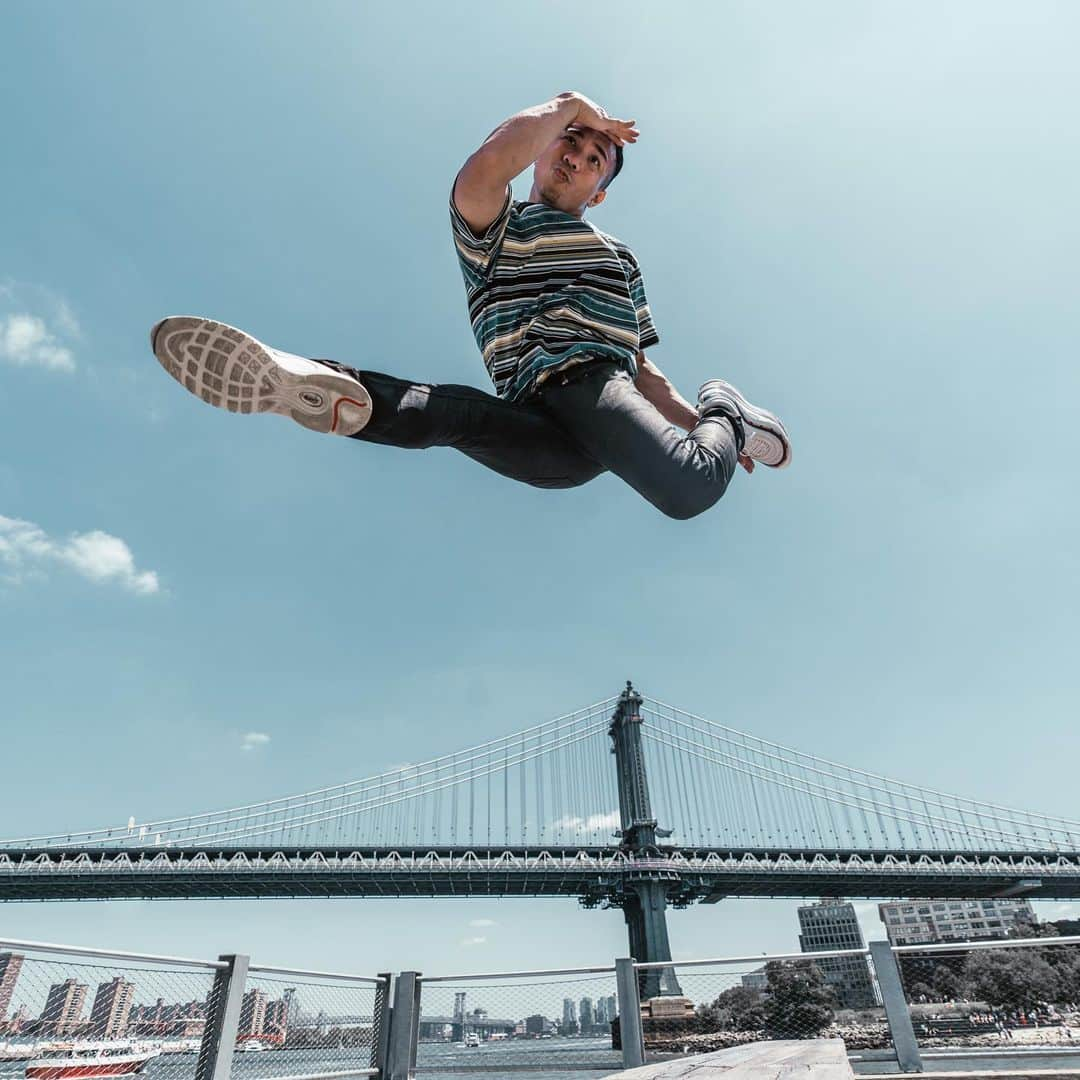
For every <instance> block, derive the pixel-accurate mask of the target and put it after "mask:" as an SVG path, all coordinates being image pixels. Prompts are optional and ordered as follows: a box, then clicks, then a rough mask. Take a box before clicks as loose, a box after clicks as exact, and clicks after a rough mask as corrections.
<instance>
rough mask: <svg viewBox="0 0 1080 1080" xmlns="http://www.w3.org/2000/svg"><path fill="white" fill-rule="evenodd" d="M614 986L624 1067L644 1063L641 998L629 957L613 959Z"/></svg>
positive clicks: (634, 1067)
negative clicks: (616, 995)
mask: <svg viewBox="0 0 1080 1080" xmlns="http://www.w3.org/2000/svg"><path fill="white" fill-rule="evenodd" d="M615 987H616V991H617V993H618V995H619V1039H620V1041H621V1042H622V1061H623V1068H624V1069H636V1068H637V1067H638V1066H639V1065H644V1064H645V1036H644V1033H643V1031H642V1027H641V998H640V997H639V996H638V981H637V972H636V971H635V970H634V961H633V959H632V958H631V957H629V956H627V957H623V958H622V959H620V960H616V961H615Z"/></svg>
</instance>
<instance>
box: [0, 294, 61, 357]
mask: <svg viewBox="0 0 1080 1080" xmlns="http://www.w3.org/2000/svg"><path fill="white" fill-rule="evenodd" d="M59 321H60V323H61V324H62V325H63V326H64V328H65V330H66V332H67V333H68V334H72V333H73V331H74V330H75V329H76V327H75V324H74V319H73V318H72V316H71V313H70V311H68V310H67V308H66V307H65V308H63V309H62V314H61V315H60V317H59ZM0 360H7V361H9V362H10V363H12V364H19V365H21V366H29V365H36V366H38V367H44V368H49V369H51V370H53V371H74V370H75V357H74V354H73V353H72V351H71V349H69V348H68V347H67V346H66V345H64V344H62V343H61V341H60V340H59V338H58V337H57V336H56V334H55V333H54V332H53V331H52V330H50V329H49V327H48V326H47V325H46V323H45V320H44V319H41V318H39V317H38V316H37V315H30V314H28V313H27V312H19V313H17V314H14V315H7V316H0Z"/></svg>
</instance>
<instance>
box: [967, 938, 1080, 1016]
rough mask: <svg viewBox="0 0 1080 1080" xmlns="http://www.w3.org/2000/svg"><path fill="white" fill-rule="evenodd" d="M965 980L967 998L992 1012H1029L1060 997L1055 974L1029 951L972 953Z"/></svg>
mask: <svg viewBox="0 0 1080 1080" xmlns="http://www.w3.org/2000/svg"><path fill="white" fill-rule="evenodd" d="M964 980H965V982H966V984H967V987H968V994H969V996H970V997H972V998H974V999H975V1000H977V1001H985V1002H986V1003H987V1004H988V1005H990V1006H991V1007H992V1008H995V1009H1001V1008H1011V1009H1031V1008H1033V1007H1034V1006H1036V1005H1039V1004H1041V1003H1043V1002H1046V1001H1058V1000H1060V997H1061V980H1060V979H1059V978H1058V975H1057V972H1056V971H1055V970H1054V969H1053V968H1052V967H1051V966H1050V964H1048V963H1047V962H1046V960H1045V959H1044V958H1043V957H1042V956H1039V955H1038V954H1037V953H1035V952H1034V951H1033V950H1031V949H1016V950H1009V951H1006V950H1000V951H999V950H988V951H986V952H973V953H971V955H970V956H969V957H968V959H967V963H966V964H965V965H964Z"/></svg>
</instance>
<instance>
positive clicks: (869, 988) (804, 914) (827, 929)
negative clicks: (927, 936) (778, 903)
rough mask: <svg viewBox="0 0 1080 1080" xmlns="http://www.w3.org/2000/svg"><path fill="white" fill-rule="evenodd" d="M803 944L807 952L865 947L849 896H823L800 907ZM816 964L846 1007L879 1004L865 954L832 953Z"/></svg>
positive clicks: (867, 1007)
mask: <svg viewBox="0 0 1080 1080" xmlns="http://www.w3.org/2000/svg"><path fill="white" fill-rule="evenodd" d="M799 928H800V931H801V933H800V934H799V948H800V949H801V950H802V951H803V952H804V953H815V952H832V951H834V950H838V949H865V948H866V944H865V942H864V941H863V936H862V930H861V929H860V928H859V920H858V918H857V917H856V915H855V908H854V906H853V905H852V904H850V903H848V902H847V901H846V900H821V901H819V902H818V903H816V904H806V905H805V906H803V907H800V908H799ZM815 964H816V966H817V968H818V970H819V971H820V972H821V974H822V975H823V976H824V977H825V981H826V983H828V985H829V988H830V989H831V990H832V992H833V994H834V995H835V997H836V1001H837V1004H838V1005H839V1006H840V1008H842V1009H869V1008H873V1006H874V1005H876V1004H877V997H876V995H875V993H874V982H873V979H871V977H870V965H869V963H868V962H867V959H866V957H865V956H831V957H824V958H822V959H820V960H816V961H815Z"/></svg>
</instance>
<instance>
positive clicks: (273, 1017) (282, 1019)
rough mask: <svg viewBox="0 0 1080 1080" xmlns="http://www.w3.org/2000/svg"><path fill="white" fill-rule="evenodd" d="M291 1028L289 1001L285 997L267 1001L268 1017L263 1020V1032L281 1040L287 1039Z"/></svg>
mask: <svg viewBox="0 0 1080 1080" xmlns="http://www.w3.org/2000/svg"><path fill="white" fill-rule="evenodd" d="M288 1030H289V1002H288V1001H287V1000H286V999H285V998H275V999H274V1000H273V1001H268V1002H267V1003H266V1017H265V1020H264V1021H263V1034H264V1035H267V1036H269V1037H270V1038H273V1039H275V1040H276V1041H279V1042H284V1041H285V1036H286V1034H287V1033H288Z"/></svg>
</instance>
